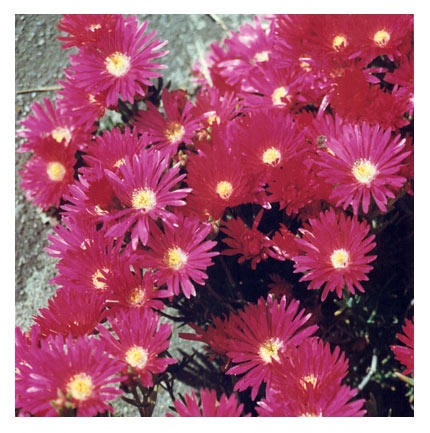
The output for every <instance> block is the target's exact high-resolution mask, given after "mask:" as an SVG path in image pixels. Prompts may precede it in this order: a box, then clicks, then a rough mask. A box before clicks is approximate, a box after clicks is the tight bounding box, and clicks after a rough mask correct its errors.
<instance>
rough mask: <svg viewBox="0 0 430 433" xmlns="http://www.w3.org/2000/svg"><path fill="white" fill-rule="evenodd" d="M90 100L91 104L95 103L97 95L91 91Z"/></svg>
mask: <svg viewBox="0 0 430 433" xmlns="http://www.w3.org/2000/svg"><path fill="white" fill-rule="evenodd" d="M88 100H89V101H90V103H91V104H94V103H95V102H96V97H95V96H94V95H93V94H92V93H89V94H88Z"/></svg>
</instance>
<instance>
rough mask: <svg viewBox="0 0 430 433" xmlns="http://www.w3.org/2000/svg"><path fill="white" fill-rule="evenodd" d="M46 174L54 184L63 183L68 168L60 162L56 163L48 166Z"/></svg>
mask: <svg viewBox="0 0 430 433" xmlns="http://www.w3.org/2000/svg"><path fill="white" fill-rule="evenodd" d="M46 173H47V174H48V177H49V179H51V180H53V181H54V182H61V181H62V180H63V179H64V176H65V175H66V168H65V167H64V165H63V164H61V163H60V162H57V161H54V162H50V163H49V164H48V166H47V167H46Z"/></svg>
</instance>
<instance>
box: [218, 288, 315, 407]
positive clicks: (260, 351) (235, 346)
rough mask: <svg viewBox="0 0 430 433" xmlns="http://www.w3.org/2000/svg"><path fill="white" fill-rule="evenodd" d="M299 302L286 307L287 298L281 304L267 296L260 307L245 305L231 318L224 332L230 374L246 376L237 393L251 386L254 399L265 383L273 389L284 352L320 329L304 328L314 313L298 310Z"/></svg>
mask: <svg viewBox="0 0 430 433" xmlns="http://www.w3.org/2000/svg"><path fill="white" fill-rule="evenodd" d="M299 305H300V303H299V302H298V301H291V302H290V303H289V305H288V306H287V303H286V299H285V297H282V299H281V301H280V302H279V303H278V301H277V300H275V299H274V298H273V297H271V296H268V298H267V302H266V301H265V300H264V298H260V299H259V300H258V303H257V304H251V305H247V306H245V308H244V309H243V310H240V311H239V313H238V314H236V315H231V316H230V317H229V320H228V324H227V325H226V326H225V328H224V331H225V333H226V335H227V337H228V339H229V343H228V345H229V346H230V348H229V350H228V352H227V356H228V357H229V358H231V361H232V363H233V364H237V365H235V366H233V367H231V368H230V369H229V370H228V371H227V374H242V373H246V374H245V375H244V376H243V377H242V378H241V379H240V380H239V381H238V382H237V383H236V385H235V387H234V390H235V391H243V390H244V389H246V388H248V387H251V397H252V399H255V397H256V396H257V393H258V389H259V388H260V385H261V383H262V382H265V383H267V384H268V386H270V382H271V379H272V370H273V366H274V361H279V357H280V355H281V353H287V354H288V353H290V351H292V350H295V348H296V346H298V345H300V344H301V343H302V342H303V341H304V340H306V338H308V337H309V336H311V335H312V334H313V333H314V332H315V331H316V330H317V329H318V326H316V325H313V326H307V327H306V326H305V327H304V325H305V323H306V322H307V321H308V320H309V318H310V316H311V314H306V315H305V310H304V309H302V310H300V311H298V309H299Z"/></svg>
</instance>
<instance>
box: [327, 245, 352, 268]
mask: <svg viewBox="0 0 430 433" xmlns="http://www.w3.org/2000/svg"><path fill="white" fill-rule="evenodd" d="M330 261H331V264H332V265H333V267H334V268H335V269H345V268H346V267H348V265H349V254H348V251H346V250H344V249H343V248H341V249H338V250H334V251H333V253H332V255H331V256H330Z"/></svg>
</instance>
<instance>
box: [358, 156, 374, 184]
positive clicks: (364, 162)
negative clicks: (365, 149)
mask: <svg viewBox="0 0 430 433" xmlns="http://www.w3.org/2000/svg"><path fill="white" fill-rule="evenodd" d="M376 173H377V170H376V167H375V165H373V164H372V163H371V162H370V161H369V160H368V159H359V160H357V161H355V162H354V166H353V167H352V174H353V175H354V177H355V178H356V179H357V180H358V181H359V182H360V183H366V184H368V183H370V182H371V181H372V180H373V179H374V178H375V176H376Z"/></svg>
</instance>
